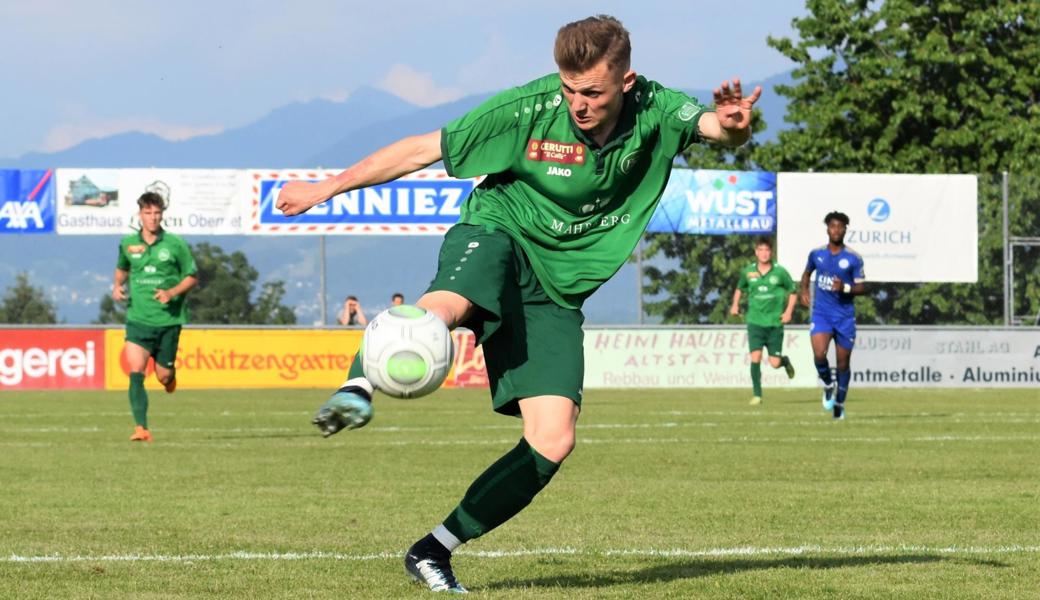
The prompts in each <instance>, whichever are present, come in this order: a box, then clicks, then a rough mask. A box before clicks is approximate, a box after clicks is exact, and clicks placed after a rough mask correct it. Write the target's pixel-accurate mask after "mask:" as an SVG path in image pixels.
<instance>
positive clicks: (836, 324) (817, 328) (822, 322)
mask: <svg viewBox="0 0 1040 600" xmlns="http://www.w3.org/2000/svg"><path fill="white" fill-rule="evenodd" d="M817 333H826V334H828V335H830V336H832V337H833V338H834V343H835V344H837V345H839V346H841V347H842V348H845V349H846V350H852V347H853V346H854V345H855V344H856V317H855V316H853V315H850V316H847V317H837V316H831V315H821V314H814V315H813V316H812V323H810V324H809V335H816V334H817Z"/></svg>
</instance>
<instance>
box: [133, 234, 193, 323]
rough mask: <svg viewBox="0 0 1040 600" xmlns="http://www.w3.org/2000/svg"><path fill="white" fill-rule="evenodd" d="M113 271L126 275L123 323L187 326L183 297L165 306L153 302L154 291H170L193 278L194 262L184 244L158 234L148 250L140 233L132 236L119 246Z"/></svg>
mask: <svg viewBox="0 0 1040 600" xmlns="http://www.w3.org/2000/svg"><path fill="white" fill-rule="evenodd" d="M116 268H118V269H120V270H123V271H127V272H129V274H130V278H129V284H128V289H129V291H130V302H129V306H128V307H127V311H126V319H127V321H132V322H134V323H140V324H141V325H150V326H152V327H166V326H168V325H183V324H184V323H187V321H188V307H187V306H186V305H185V304H184V296H183V295H181V296H177V297H174V298H171V299H170V301H169V302H168V303H166V304H162V303H161V302H159V301H158V300H156V299H155V298H154V294H155V290H157V289H163V290H166V289H170V288H172V287H173V286H175V285H177V284H178V283H180V282H181V281H182V280H183V279H184V278H185V277H187V276H188V275H194V274H195V272H196V268H195V259H194V258H193V257H192V255H191V249H190V248H189V247H188V244H187V242H185V241H184V240H182V239H181V238H179V237H177V236H175V235H173V234H172V233H167V232H165V231H160V232H159V236H158V239H156V240H155V243H154V244H152V245H150V246H149V245H148V244H146V243H145V241H144V240H143V239H141V234H140V233H132V234H130V235H128V236H126V237H124V238H123V239H122V240H121V241H120V242H119V258H118V259H117V261H116Z"/></svg>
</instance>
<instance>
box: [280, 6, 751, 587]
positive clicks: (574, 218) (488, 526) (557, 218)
mask: <svg viewBox="0 0 1040 600" xmlns="http://www.w3.org/2000/svg"><path fill="white" fill-rule="evenodd" d="M630 55H631V45H630V42H629V36H628V32H627V31H626V30H625V28H624V27H623V26H622V25H621V23H620V22H619V21H617V20H616V19H614V18H613V17H608V16H599V17H590V18H588V19H584V20H582V21H578V22H575V23H570V24H568V25H566V26H564V27H563V28H561V29H560V31H559V33H558V34H557V37H556V45H555V49H554V58H555V59H556V64H557V66H558V67H559V72H558V73H553V74H551V75H547V76H545V77H542V78H540V79H536V80H534V81H532V82H530V83H528V84H525V85H523V86H520V87H518V88H514V89H511V90H507V91H505V92H502V93H500V94H498V95H496V96H494V97H493V98H491V99H490V100H488V101H486V102H485V103H484V104H482V105H481V106H480V107H478V108H476V109H474V110H472V111H470V112H469V113H468V114H466V115H464V116H462V117H461V118H459V119H456V120H455V121H452V122H450V123H448V124H447V125H446V126H445V127H444V128H443V129H441V130H440V131H435V132H432V133H428V134H424V135H417V136H414V137H409V138H405V139H403V140H400V141H398V142H396V143H394V144H391V145H389V146H387V147H385V148H383V149H381V150H378V151H377V152H375V153H373V154H372V155H370V156H368V157H366V158H365V159H363V160H361V161H360V162H358V163H357V164H355V165H354V166H352V167H350V168H349V169H347V170H346V171H344V172H342V173H340V174H339V175H337V176H335V177H333V178H330V179H327V180H325V181H318V182H313V183H310V182H292V183H288V184H286V185H285V186H284V187H283V188H282V190H281V192H280V194H279V196H278V200H277V202H276V207H277V208H278V209H280V210H281V211H282V212H283V213H284V214H286V215H297V214H300V213H303V212H305V211H307V210H308V209H310V208H311V207H313V206H315V205H317V204H320V203H322V202H325V201H326V200H328V199H329V198H331V197H332V196H335V195H337V194H340V193H343V192H346V191H349V190H355V189H358V188H363V187H368V186H372V185H376V184H380V183H383V182H386V181H391V180H393V179H396V178H398V177H401V176H402V175H405V174H407V173H411V172H414V171H417V170H419V169H422V168H424V167H427V166H429V165H431V164H433V163H435V162H437V161H439V160H443V162H444V167H445V169H447V171H448V172H449V174H451V175H452V176H454V177H458V178H466V177H475V176H478V175H487V177H486V178H485V179H484V181H483V182H482V183H481V184H480V185H479V186H478V187H477V189H475V190H474V191H473V193H472V194H471V195H470V196H469V197H468V198H467V199H466V201H465V203H464V205H463V207H462V214H461V218H460V220H459V223H458V224H457V225H455V226H454V227H452V228H451V230H449V231H448V233H447V234H446V235H445V238H444V243H443V245H442V246H441V251H440V256H439V259H438V269H437V275H436V277H435V278H434V280H433V281H432V282H431V284H430V286H429V288H428V289H427V291H426V293H425V294H424V295H423V296H422V297H421V298H420V299H419V301H418V302H417V303H416V304H417V305H418V306H420V307H423V308H425V309H426V310H429V311H431V312H433V313H434V314H436V315H437V316H438V317H439V318H440V319H441V320H443V321H444V322H445V323H446V324H447V325H448V327H449V328H454V327H457V326H465V327H468V328H470V329H472V330H473V331H474V332H475V333H476V335H477V339H478V341H479V342H480V343H481V344H483V347H484V357H485V360H486V364H487V370H488V377H489V380H490V386H491V392H492V404H493V407H494V409H495V410H496V411H498V412H500V413H503V414H507V415H519V416H521V417H522V419H523V437H522V438H521V439H520V441H519V443H518V444H517V445H516V447H514V448H513V449H512V450H509V451H508V452H507V453H506V454H505V455H504V456H502V457H501V458H500V459H498V461H496V462H495V463H494V464H492V465H491V466H490V467H489V468H488V469H487V470H486V471H485V472H484V473H483V474H481V475H480V476H479V477H477V479H476V480H475V481H474V482H473V484H472V485H471V486H470V488H469V490H467V492H466V494H465V495H464V496H463V498H462V501H461V502H460V503H459V505H458V506H457V507H456V508H455V510H454V511H452V512H451V513H450V514H449V515H448V517H447V518H446V519H445V520H444V521H443V522H442V523H441V524H440V525H438V526H437V527H436V528H435V529H434V530H433V531H432V532H431V533H430V534H429V535H427V536H426V537H424V538H422V539H420V540H419V541H418V542H416V543H415V544H414V545H413V546H412V547H411V548H410V549H409V550H408V552H407V553H406V554H405V568H406V570H407V572H408V573H409V574H411V576H412V577H414V578H415V579H416V580H418V581H421V582H423V583H425V584H426V585H428V586H429V587H430V589H433V590H435V591H441V590H445V591H456V592H462V591H465V588H463V587H462V586H461V585H460V584H459V583H458V581H457V580H456V579H455V575H454V573H453V571H452V568H451V564H450V558H451V551H452V550H454V549H455V548H456V547H458V546H459V545H460V544H462V543H465V542H466V541H468V540H471V539H474V538H476V537H479V536H481V535H483V534H485V533H487V532H488V531H491V530H492V529H494V528H495V527H497V526H499V525H501V524H502V523H504V522H505V521H507V520H509V519H510V518H512V517H513V516H514V515H516V514H517V513H518V512H520V510H522V509H523V508H524V507H525V506H527V505H528V504H529V503H530V502H531V501H532V500H533V498H534V497H535V495H536V494H538V493H539V492H540V491H541V490H542V489H543V488H544V487H545V486H546V485H547V484H548V483H549V480H550V479H552V477H553V475H554V474H555V473H556V471H557V469H558V468H559V466H560V463H562V462H563V460H564V459H565V458H566V457H567V456H568V455H569V454H570V453H571V450H572V449H573V448H574V445H575V424H576V423H577V419H578V413H579V410H580V406H581V394H582V380H583V377H584V355H583V346H582V339H583V333H582V329H581V325H582V323H583V321H584V316H583V315H582V313H581V305H582V303H583V302H584V300H585V299H586V298H587V297H588V296H589V295H591V294H592V293H593V292H594V291H596V289H597V288H599V286H600V285H602V284H603V283H604V282H605V281H607V280H608V279H610V277H611V276H613V275H614V273H615V272H617V270H618V269H619V268H620V267H621V266H622V265H623V264H624V263H625V261H626V259H627V258H628V257H629V255H630V254H631V252H632V250H633V249H634V248H635V245H636V243H637V242H638V240H639V238H640V236H642V234H643V231H644V229H645V228H646V225H647V223H648V222H649V220H650V217H651V216H652V215H653V212H654V209H655V208H656V207H657V203H658V201H659V200H660V197H661V194H662V192H663V191H664V188H665V185H666V184H667V182H668V177H669V175H670V173H671V168H672V161H673V159H674V158H675V156H676V155H678V154H679V153H680V152H682V150H683V149H685V148H686V147H687V146H688V145H689V144H691V143H693V142H696V141H700V140H712V141H715V142H718V143H721V144H723V145H726V146H739V145H741V144H743V143H744V142H746V141H747V140H748V139H749V137H750V135H751V131H750V130H749V129H748V124H749V123H750V121H751V108H752V105H753V104H754V103H755V101H756V100H757V99H758V97H759V95H760V93H761V90H760V89H757V88H756V89H755V91H754V92H753V93H752V94H751V95H750V96H748V97H744V96H743V93H742V90H741V87H740V82H739V80H736V79H734V80H733V82H732V84H730V82H725V83H723V84H722V85H721V86H720V87H719V88H718V89H716V90H715V93H714V96H715V98H714V99H715V104H716V110H715V111H709V110H706V109H705V108H704V107H702V106H701V105H700V104H699V103H698V102H697V101H696V100H694V99H692V98H690V97H688V96H686V95H685V94H683V93H681V92H677V91H675V90H671V89H668V88H665V87H663V86H661V85H660V84H658V83H655V82H653V81H649V80H647V79H645V78H643V77H640V76H637V75H636V73H635V71H633V70H632V69H631V68H630ZM347 377H348V378H347V381H345V382H344V384H343V386H342V387H341V388H340V390H339V391H337V392H336V393H335V394H333V396H332V398H330V399H329V401H328V402H326V403H325V404H324V405H323V406H322V407H321V408H320V409H319V411H318V414H317V415H316V416H315V419H314V423H315V424H316V425H318V427H319V428H320V429H321V430H322V432H323V433H324V434H325V435H331V434H333V433H336V432H337V431H340V430H341V429H351V428H355V427H361V426H363V425H364V424H366V423H367V422H368V421H369V420H370V419H371V417H372V406H371V394H372V392H373V389H372V385H371V383H369V382H368V380H367V379H365V377H364V372H363V371H362V369H361V360H360V359H359V357H355V360H354V363H353V365H352V366H351V369H350V373H349V374H348V376H347ZM429 476H430V477H432V478H438V477H441V476H442V475H441V474H440V473H438V472H431V473H430V475H429Z"/></svg>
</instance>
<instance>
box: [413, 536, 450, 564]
mask: <svg viewBox="0 0 1040 600" xmlns="http://www.w3.org/2000/svg"><path fill="white" fill-rule="evenodd" d="M408 553H409V554H414V555H416V556H422V557H429V558H433V559H441V560H444V559H448V558H451V550H448V549H447V548H445V547H444V544H442V543H440V542H439V541H437V538H435V537H433V534H432V533H427V534H426V537H424V538H423V539H421V540H419V541H418V542H415V543H414V544H412V547H411V548H409V549H408Z"/></svg>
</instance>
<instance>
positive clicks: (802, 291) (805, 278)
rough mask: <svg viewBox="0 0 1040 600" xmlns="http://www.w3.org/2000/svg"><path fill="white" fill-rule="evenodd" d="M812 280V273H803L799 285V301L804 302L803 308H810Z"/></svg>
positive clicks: (807, 271)
mask: <svg viewBox="0 0 1040 600" xmlns="http://www.w3.org/2000/svg"><path fill="white" fill-rule="evenodd" d="M811 279H812V271H809V270H806V271H805V272H804V273H802V281H801V283H799V285H798V299H799V300H801V301H802V306H804V307H805V308H809V305H810V301H809V281H810V280H811Z"/></svg>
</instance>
